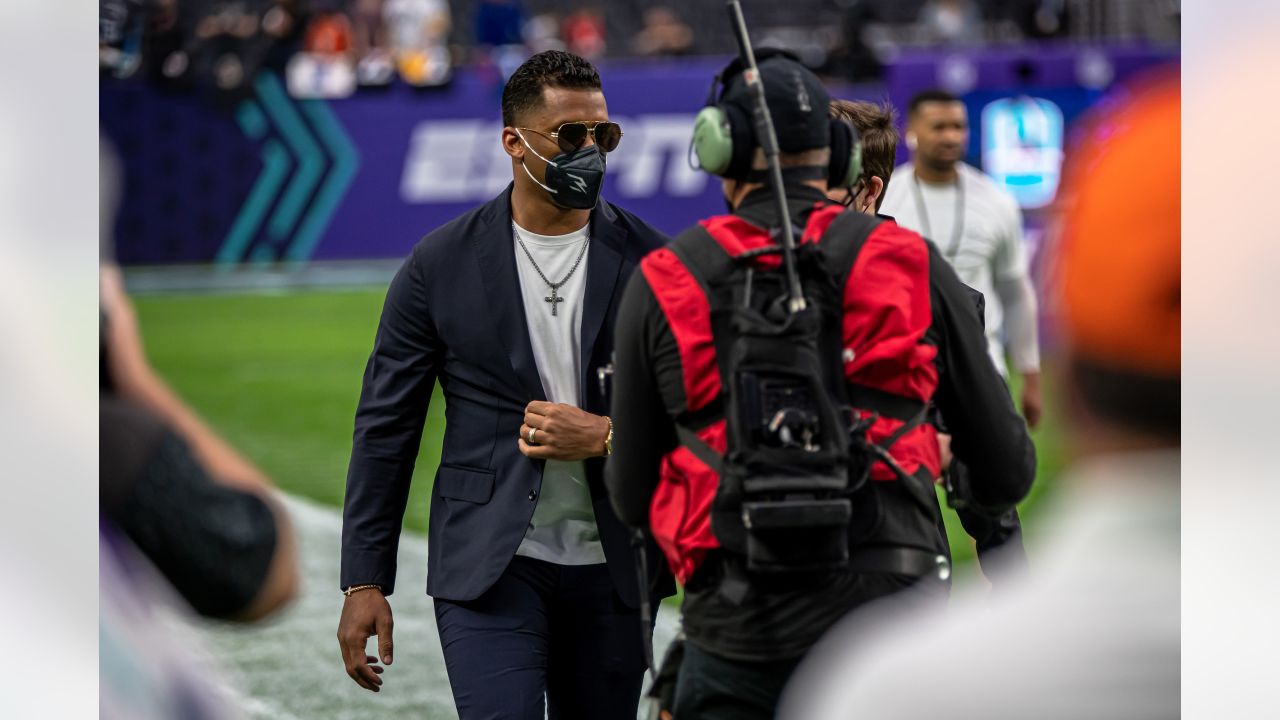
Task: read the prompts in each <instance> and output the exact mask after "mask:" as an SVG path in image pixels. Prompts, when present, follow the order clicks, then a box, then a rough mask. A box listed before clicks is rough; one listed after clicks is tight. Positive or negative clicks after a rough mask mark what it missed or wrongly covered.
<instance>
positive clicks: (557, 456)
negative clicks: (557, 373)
mask: <svg viewBox="0 0 1280 720" xmlns="http://www.w3.org/2000/svg"><path fill="white" fill-rule="evenodd" d="M608 434H609V421H608V420H606V419H605V418H604V417H602V416H600V415H592V414H591V413H589V412H587V411H586V410H583V409H582V408H578V407H574V406H573V405H565V404H564V403H549V402H541V401H537V400H535V401H534V402H531V403H529V406H528V407H526V408H525V409H524V424H523V425H521V426H520V437H519V439H518V440H517V442H519V443H520V452H522V453H524V454H525V455H526V456H528V457H531V458H537V459H539V460H565V461H574V460H584V459H586V458H590V457H598V456H600V455H604V454H605V449H604V441H605V437H606V436H608ZM530 436H532V439H533V442H529V440H530Z"/></svg>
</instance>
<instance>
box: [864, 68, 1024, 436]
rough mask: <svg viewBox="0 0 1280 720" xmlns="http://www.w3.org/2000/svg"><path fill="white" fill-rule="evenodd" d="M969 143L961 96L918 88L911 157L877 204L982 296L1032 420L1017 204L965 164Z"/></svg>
mask: <svg viewBox="0 0 1280 720" xmlns="http://www.w3.org/2000/svg"><path fill="white" fill-rule="evenodd" d="M968 146H969V121H968V113H967V111H966V110H965V106H964V103H963V102H961V101H960V99H959V98H957V97H955V96H954V95H951V94H949V93H946V92H942V91H938V90H930V91H926V92H923V93H920V94H918V95H916V96H915V98H913V99H912V101H911V105H910V106H909V109H908V114H907V147H908V148H910V149H911V152H912V157H911V163H910V164H908V165H903V166H902V167H900V168H898V169H897V171H895V173H894V177H895V178H896V182H894V183H893V184H892V185H890V186H889V187H888V189H887V190H886V192H885V199H884V205H883V206H882V208H881V211H882V212H883V213H885V214H886V215H890V216H892V217H893V218H894V219H895V220H896V221H897V223H898V224H899V225H901V226H903V227H906V228H910V229H912V230H915V231H916V232H919V233H920V234H921V235H924V236H925V237H926V238H929V239H930V240H933V241H934V243H936V244H937V246H938V248H939V249H940V250H941V251H942V254H943V256H944V257H946V259H947V260H948V261H949V262H950V263H951V265H952V267H954V268H955V269H956V274H958V275H959V276H960V279H961V280H963V281H964V282H965V284H967V285H969V287H972V288H973V289H975V290H977V291H979V292H981V293H982V295H983V297H985V298H986V326H987V343H988V345H989V347H990V351H991V359H992V361H993V362H994V363H995V364H996V368H997V369H999V370H1000V372H1001V374H1003V375H1004V376H1005V377H1008V376H1009V368H1008V366H1007V365H1006V362H1005V354H1006V352H1007V353H1008V355H1009V358H1010V360H1011V361H1012V365H1013V370H1014V371H1015V372H1017V373H1018V374H1020V375H1021V376H1022V398H1021V401H1022V414H1023V416H1024V417H1025V418H1026V419H1027V424H1028V425H1029V426H1031V427H1033V428H1034V427H1036V426H1037V425H1038V424H1039V422H1040V411H1041V394H1040V350H1039V341H1038V339H1037V333H1036V294H1035V288H1034V287H1032V285H1031V277H1030V274H1029V271H1028V262H1027V255H1026V250H1025V248H1024V247H1023V243H1022V212H1021V211H1020V210H1019V209H1018V204H1017V202H1016V201H1015V200H1014V199H1013V197H1012V196H1011V195H1009V194H1008V193H1007V192H1005V191H1003V190H1001V189H1000V188H999V187H997V186H996V184H995V183H993V182H992V181H991V179H990V178H988V177H987V176H986V175H984V174H983V173H982V172H981V171H980V170H978V169H977V168H974V167H972V166H970V165H967V164H965V162H964V156H965V151H966V149H967V148H968ZM1002 334H1003V342H1002V340H1001V337H1002Z"/></svg>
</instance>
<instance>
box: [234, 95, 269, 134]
mask: <svg viewBox="0 0 1280 720" xmlns="http://www.w3.org/2000/svg"><path fill="white" fill-rule="evenodd" d="M236 122H238V123H240V130H241V131H242V132H243V133H244V134H245V137H248V138H252V139H254V140H261V139H262V136H263V135H266V134H267V117H266V116H265V115H263V114H262V110H261V109H260V108H259V107H258V104H257V103H255V102H254V101H252V100H245V101H244V102H242V103H240V107H239V108H237V109H236Z"/></svg>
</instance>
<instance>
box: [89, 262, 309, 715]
mask: <svg viewBox="0 0 1280 720" xmlns="http://www.w3.org/2000/svg"><path fill="white" fill-rule="evenodd" d="M102 316H103V328H102V352H101V385H102V387H101V394H100V397H99V468H98V472H99V474H98V483H99V484H98V497H99V512H100V513H101V516H100V522H99V528H98V533H99V535H98V540H99V547H98V565H99V570H98V573H99V574H98V584H99V614H98V625H99V634H100V640H99V645H100V648H99V653H100V654H99V683H100V689H99V705H100V714H101V717H103V718H113V719H115V718H119V719H120V720H124V719H126V718H127V719H128V720H147V719H149V718H155V719H156V720H162V719H165V718H177V717H181V718H192V719H195V720H200V719H204V718H210V719H212V718H229V717H238V713H237V712H236V711H235V709H234V708H233V707H231V706H230V705H229V704H228V703H227V701H226V698H225V697H224V696H223V695H222V694H221V693H220V692H218V691H216V690H215V688H217V687H218V686H219V685H220V684H222V683H220V682H219V681H218V680H217V671H216V669H215V668H211V667H209V666H208V665H207V663H206V662H205V661H204V660H203V657H204V656H205V653H203V652H202V651H200V650H199V642H198V640H197V639H196V638H195V637H194V633H193V631H192V629H191V628H190V627H184V626H183V623H181V622H180V619H181V618H183V617H184V616H186V615H188V614H189V613H190V612H191V611H192V610H194V611H195V612H196V613H199V614H200V615H203V616H205V617H209V618H217V619H222V620H232V621H240V622H248V621H253V620H258V619H261V618H264V617H266V616H267V615H269V614H271V613H273V612H275V611H276V610H278V609H280V608H281V607H283V606H284V605H285V604H286V603H288V602H289V601H290V600H291V599H292V598H293V596H294V595H295V594H296V592H297V587H298V560H297V549H296V543H295V540H294V537H293V530H292V526H291V524H290V522H289V519H288V515H287V514H286V512H285V510H284V508H283V506H282V505H281V503H280V501H279V500H278V499H277V498H276V497H275V496H274V494H275V493H274V488H273V487H272V486H271V485H270V483H269V482H268V481H267V479H266V478H265V476H263V475H262V473H261V472H259V471H258V470H257V469H256V468H254V467H253V466H252V465H251V464H249V463H248V462H247V461H246V460H244V458H242V457H241V456H240V455H239V454H238V453H237V452H236V451H235V450H234V449H232V448H231V446H230V445H228V444H227V443H226V442H225V441H223V440H222V439H221V438H219V437H218V436H217V435H216V434H214V432H213V431H212V430H210V429H209V427H208V426H207V425H205V424H204V422H203V421H201V420H200V418H199V417H198V416H196V414H195V413H194V412H192V411H191V410H190V408H188V407H187V406H186V405H185V404H183V402H182V401H181V400H180V399H179V398H178V396H177V395H176V394H174V393H173V391H172V390H170V389H169V388H168V386H167V385H165V383H164V381H163V380H161V379H160V378H159V376H158V375H156V374H155V371H154V370H152V369H151V366H150V364H149V363H148V362H147V360H146V356H145V355H144V353H143V350H142V342H141V338H140V337H139V334H138V330H137V321H136V318H135V317H134V315H133V308H132V307H131V306H130V304H129V301H128V298H127V297H126V296H125V294H124V291H123V288H122V287H121V284H120V277H119V270H118V269H116V268H114V267H107V268H104V269H103V271H102Z"/></svg>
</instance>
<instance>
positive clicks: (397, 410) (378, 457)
mask: <svg viewBox="0 0 1280 720" xmlns="http://www.w3.org/2000/svg"><path fill="white" fill-rule="evenodd" d="M443 358H444V345H443V343H442V342H441V341H440V338H439V336H438V335H437V334H436V331H435V327H434V326H433V325H432V323H431V320H430V312H429V308H428V307H427V301H426V285H425V281H424V278H423V275H422V269H421V267H420V266H419V263H418V260H417V256H416V255H410V256H409V258H408V259H407V260H405V263H404V265H402V266H401V267H400V271H399V272H397V273H396V276H395V278H394V279H393V280H392V281H391V286H390V287H389V288H388V289H387V298H386V302H385V303H384V304H383V308H382V318H381V320H379V322H378V332H377V336H376V337H375V338H374V343H373V353H372V354H371V355H370V356H369V362H368V364H367V365H366V366H365V371H364V382H363V386H362V388H361V391H360V404H359V406H358V407H357V408H356V418H355V433H354V437H353V442H352V448H351V463H350V465H349V466H348V469H347V491H346V498H345V501H344V504H343V511H342V573H341V580H340V586H341V587H344V588H345V587H349V586H351V585H364V584H375V585H380V586H382V591H383V594H384V595H390V594H391V592H392V591H393V589H394V588H395V580H396V551H397V549H398V548H399V545H400V526H401V523H402V522H403V520H404V511H405V506H406V504H407V502H408V499H409V483H410V481H411V479H412V477H413V467H414V463H415V461H416V459H417V455H418V446H419V444H420V443H421V441H422V427H423V422H424V421H425V419H426V415H427V409H428V406H429V404H430V402H431V390H432V388H433V386H434V385H435V381H436V376H437V375H438V373H439V371H440V367H441V364H442V363H443Z"/></svg>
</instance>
